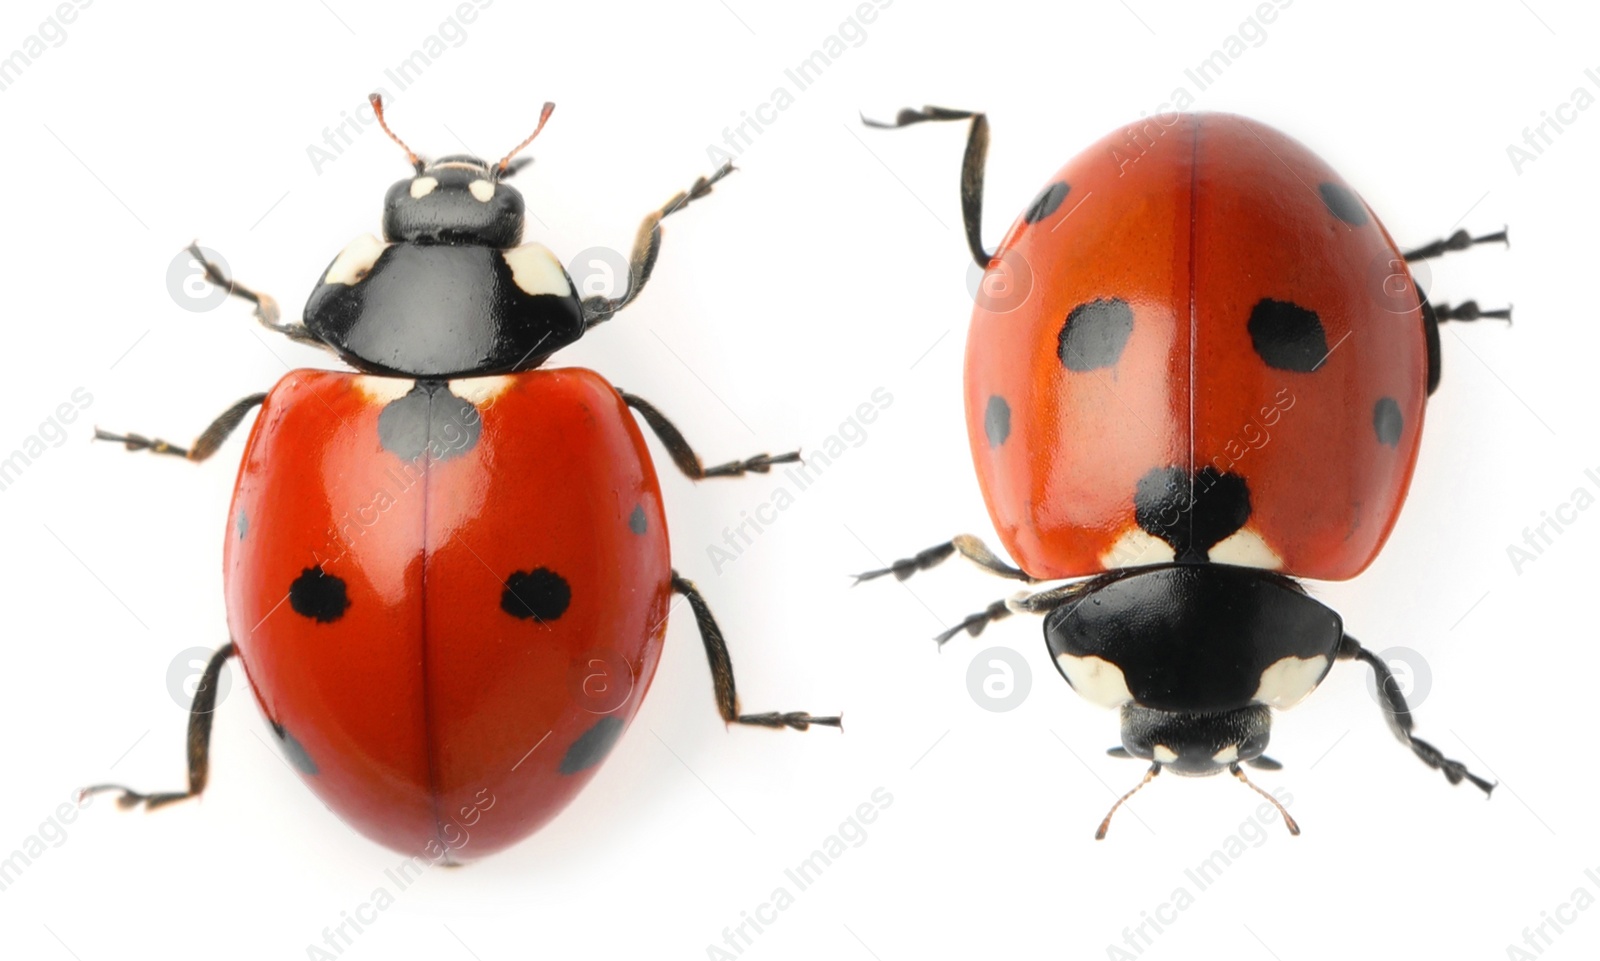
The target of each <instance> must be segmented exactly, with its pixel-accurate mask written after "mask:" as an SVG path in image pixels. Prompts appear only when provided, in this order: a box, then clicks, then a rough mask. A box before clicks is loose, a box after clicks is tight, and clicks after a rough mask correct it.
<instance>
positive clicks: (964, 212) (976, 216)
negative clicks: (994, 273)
mask: <svg viewBox="0 0 1600 961" xmlns="http://www.w3.org/2000/svg"><path fill="white" fill-rule="evenodd" d="M928 120H971V121H972V123H971V124H970V125H969V126H968V128H967V151H966V154H965V155H964V156H963V157H962V159H961V221H962V225H963V226H964V227H965V228H966V232H967V249H968V250H970V251H971V252H972V259H973V260H975V261H977V263H978V266H979V267H982V268H984V269H988V267H989V261H990V260H992V259H994V255H993V254H991V253H990V252H988V251H987V250H984V249H983V168H984V161H985V160H986V159H987V157H988V153H989V118H988V117H987V116H985V115H984V114H982V113H979V112H976V111H972V110H951V109H949V108H948V107H923V108H922V109H921V110H914V109H911V108H909V107H908V108H906V109H905V110H902V111H900V113H899V114H897V115H896V116H895V118H894V120H893V121H891V122H888V123H885V122H883V121H881V120H868V119H867V118H866V117H862V118H861V122H862V123H864V124H866V125H867V126H869V127H880V128H886V129H893V128H896V127H908V126H910V125H911V124H914V123H923V122H924V121H928Z"/></svg>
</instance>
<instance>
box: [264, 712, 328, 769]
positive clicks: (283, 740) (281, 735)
mask: <svg viewBox="0 0 1600 961" xmlns="http://www.w3.org/2000/svg"><path fill="white" fill-rule="evenodd" d="M272 733H273V734H274V735H276V736H277V738H278V746H279V747H281V748H283V756H284V757H286V758H288V759H289V763H290V764H292V765H294V769H295V770H296V771H299V772H300V773H301V774H305V775H309V776H315V775H316V774H317V770H318V769H317V762H316V761H313V760H311V755H309V754H307V753H306V748H305V745H303V744H301V743H300V742H299V741H297V740H295V736H294V735H293V734H290V733H289V732H288V731H286V730H284V729H283V725H282V724H279V723H277V722H276V721H274V722H272Z"/></svg>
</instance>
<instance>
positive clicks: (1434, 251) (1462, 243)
mask: <svg viewBox="0 0 1600 961" xmlns="http://www.w3.org/2000/svg"><path fill="white" fill-rule="evenodd" d="M1491 243H1503V244H1505V245H1506V246H1507V247H1509V246H1511V237H1510V235H1509V233H1508V232H1507V231H1506V229H1505V228H1503V227H1502V228H1501V229H1500V230H1498V231H1496V232H1495V233H1492V234H1484V235H1483V236H1482V237H1474V236H1472V235H1471V234H1469V233H1467V232H1466V231H1465V230H1458V231H1456V232H1455V233H1453V234H1451V235H1450V236H1448V237H1446V238H1444V239H1443V240H1435V241H1434V242H1433V243H1430V244H1424V245H1422V246H1421V247H1418V248H1417V249H1415V250H1408V251H1406V253H1405V258H1406V262H1407V263H1410V262H1411V261H1415V260H1427V259H1429V258H1431V257H1443V256H1444V255H1445V254H1447V253H1449V252H1450V251H1452V250H1466V249H1467V248H1469V247H1472V246H1474V245H1477V244H1491Z"/></svg>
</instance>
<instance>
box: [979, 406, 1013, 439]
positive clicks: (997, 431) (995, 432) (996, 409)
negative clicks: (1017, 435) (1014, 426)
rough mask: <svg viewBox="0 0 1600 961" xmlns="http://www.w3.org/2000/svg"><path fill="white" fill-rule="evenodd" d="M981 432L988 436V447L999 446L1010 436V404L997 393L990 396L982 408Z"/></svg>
mask: <svg viewBox="0 0 1600 961" xmlns="http://www.w3.org/2000/svg"><path fill="white" fill-rule="evenodd" d="M983 432H984V433H985V434H986V435H988V437H989V446H990V447H999V446H1000V445H1001V444H1004V443H1005V442H1006V438H1007V437H1010V436H1011V405H1010V404H1008V403H1006V399H1005V398H1004V397H1001V396H1000V395H999V394H995V395H993V396H991V397H990V398H989V406H988V407H987V408H985V409H984V412H983Z"/></svg>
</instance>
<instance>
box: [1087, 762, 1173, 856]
mask: <svg viewBox="0 0 1600 961" xmlns="http://www.w3.org/2000/svg"><path fill="white" fill-rule="evenodd" d="M1160 773H1161V765H1160V764H1152V765H1150V770H1148V771H1146V772H1144V780H1142V781H1140V782H1139V783H1138V784H1135V785H1134V786H1133V790H1131V791H1129V792H1128V793H1127V794H1124V795H1123V796H1122V797H1119V798H1117V803H1115V804H1113V805H1111V810H1109V811H1107V812H1106V819H1105V820H1104V821H1101V822H1100V830H1098V831H1096V832H1094V839H1095V840H1096V841H1104V840H1105V839H1106V830H1107V829H1109V828H1110V827H1111V815H1113V814H1116V813H1117V808H1119V807H1122V802H1123V801H1126V800H1127V799H1128V798H1131V797H1133V796H1134V795H1135V794H1138V793H1139V789H1140V788H1142V787H1144V786H1145V785H1146V784H1149V783H1150V782H1151V781H1153V780H1155V777H1156V775H1157V774H1160Z"/></svg>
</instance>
